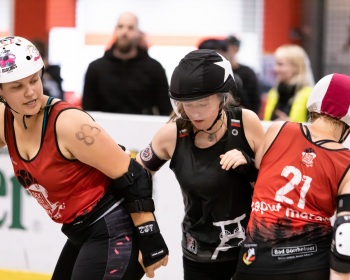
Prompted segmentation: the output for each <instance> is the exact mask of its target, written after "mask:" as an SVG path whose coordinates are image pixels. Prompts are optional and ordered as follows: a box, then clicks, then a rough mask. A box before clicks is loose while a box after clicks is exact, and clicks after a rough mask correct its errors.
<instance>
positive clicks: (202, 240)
mask: <svg viewBox="0 0 350 280" xmlns="http://www.w3.org/2000/svg"><path fill="white" fill-rule="evenodd" d="M226 114H227V128H228V130H227V133H226V134H225V135H224V136H223V138H222V139H220V140H219V141H218V142H217V143H215V144H214V145H213V146H211V147H209V148H204V149H202V148H198V147H196V146H195V144H194V138H193V133H190V132H189V131H187V130H182V129H180V128H179V126H177V130H178V131H177V142H176V147H175V151H174V155H173V157H172V159H171V162H170V168H171V169H172V170H173V172H174V173H175V175H176V178H177V180H178V182H179V184H180V187H181V191H182V195H183V201H184V208H185V216H184V219H183V222H182V231H183V240H182V247H183V253H184V255H185V256H186V257H187V258H188V259H191V260H194V261H198V262H210V261H212V262H215V261H226V260H232V259H237V257H238V252H239V244H240V243H241V242H242V240H243V239H244V238H245V228H246V226H247V223H248V220H249V213H250V204H251V196H252V187H251V185H250V183H249V182H248V179H246V178H245V177H244V176H243V175H240V174H238V173H237V171H235V170H233V169H231V170H229V171H226V170H223V169H222V168H221V165H220V155H221V154H224V153H225V152H227V151H229V150H232V149H241V150H243V151H245V152H246V153H247V154H248V155H249V156H250V157H252V158H254V152H253V151H252V149H251V147H250V146H249V144H248V141H247V139H246V137H245V134H244V127H243V122H242V111H241V109H239V108H232V109H230V110H229V111H228V112H226Z"/></svg>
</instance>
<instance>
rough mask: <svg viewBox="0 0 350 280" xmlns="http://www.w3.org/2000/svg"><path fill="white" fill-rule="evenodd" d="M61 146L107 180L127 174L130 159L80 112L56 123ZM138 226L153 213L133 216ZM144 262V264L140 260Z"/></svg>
mask: <svg viewBox="0 0 350 280" xmlns="http://www.w3.org/2000/svg"><path fill="white" fill-rule="evenodd" d="M56 128H57V135H58V137H57V138H58V143H59V147H60V149H61V151H62V153H63V154H64V156H65V157H67V158H70V159H78V160H79V161H81V162H83V163H85V164H88V165H90V166H92V167H94V168H96V169H98V170H100V171H101V172H103V173H104V174H106V175H107V176H108V177H110V178H112V179H115V178H119V177H121V176H122V175H123V174H124V173H126V172H127V171H128V167H129V164H130V157H129V155H128V154H127V153H125V152H124V151H123V150H122V149H121V148H120V147H119V145H117V143H116V142H115V141H114V140H113V139H112V138H111V137H110V136H109V135H108V133H107V132H106V131H105V130H104V129H103V128H102V127H101V126H100V125H99V124H97V123H95V122H94V121H93V120H92V118H91V117H90V116H89V115H88V114H86V113H85V112H82V111H80V110H66V111H64V112H62V113H61V115H60V116H59V117H58V121H57V127H56ZM131 217H132V220H133V222H134V224H135V226H138V225H141V224H144V223H146V222H149V221H154V216H153V213H151V212H141V213H132V214H131ZM167 262H168V256H165V257H164V258H163V259H161V260H160V261H158V262H156V263H154V264H152V265H150V266H148V267H147V268H144V270H145V272H146V275H147V276H148V277H154V270H155V269H157V268H158V267H160V266H162V265H166V264H167ZM141 263H142V261H141Z"/></svg>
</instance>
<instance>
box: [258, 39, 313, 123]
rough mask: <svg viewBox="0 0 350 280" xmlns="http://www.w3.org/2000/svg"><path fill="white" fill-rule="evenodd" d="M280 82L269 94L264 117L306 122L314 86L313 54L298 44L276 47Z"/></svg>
mask: <svg viewBox="0 0 350 280" xmlns="http://www.w3.org/2000/svg"><path fill="white" fill-rule="evenodd" d="M274 72H275V74H276V85H275V87H273V88H272V89H270V91H269V92H268V94H267V101H266V107H265V111H264V120H266V121H275V120H281V121H288V120H289V121H295V122H306V121H307V117H308V116H307V110H306V103H307V100H308V98H309V95H310V93H311V90H312V87H313V86H314V79H313V74H312V71H311V67H310V62H309V57H308V55H307V54H306V52H305V50H304V49H303V48H301V47H300V46H298V45H282V46H280V47H278V48H277V49H276V51H275V65H274Z"/></svg>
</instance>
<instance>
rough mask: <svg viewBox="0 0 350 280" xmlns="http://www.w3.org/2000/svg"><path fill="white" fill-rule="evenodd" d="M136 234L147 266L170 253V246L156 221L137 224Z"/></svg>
mask: <svg viewBox="0 0 350 280" xmlns="http://www.w3.org/2000/svg"><path fill="white" fill-rule="evenodd" d="M136 236H137V241H138V245H139V250H140V251H141V254H142V260H143V265H144V266H145V267H148V266H150V265H152V264H154V263H156V262H157V261H160V260H161V259H162V258H164V257H165V256H166V255H169V250H168V247H167V245H166V244H165V241H164V239H163V236H162V235H161V233H160V230H159V227H158V224H157V222H156V221H152V222H147V223H144V224H142V225H139V226H137V227H136Z"/></svg>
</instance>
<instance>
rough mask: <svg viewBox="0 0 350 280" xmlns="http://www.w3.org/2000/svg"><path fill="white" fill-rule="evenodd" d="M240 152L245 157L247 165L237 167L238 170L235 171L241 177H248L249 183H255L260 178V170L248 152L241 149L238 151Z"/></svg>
mask: <svg viewBox="0 0 350 280" xmlns="http://www.w3.org/2000/svg"><path fill="white" fill-rule="evenodd" d="M237 150H239V151H240V152H242V154H243V156H244V157H245V159H246V161H247V163H246V164H243V165H240V166H237V167H236V169H234V170H235V171H236V172H237V173H239V174H240V175H242V176H244V177H246V178H247V179H248V180H249V182H251V183H252V182H255V181H256V179H257V178H258V172H259V169H257V168H256V167H255V160H254V159H253V158H251V157H250V156H249V155H248V154H247V153H246V152H244V151H242V150H241V149H237Z"/></svg>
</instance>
